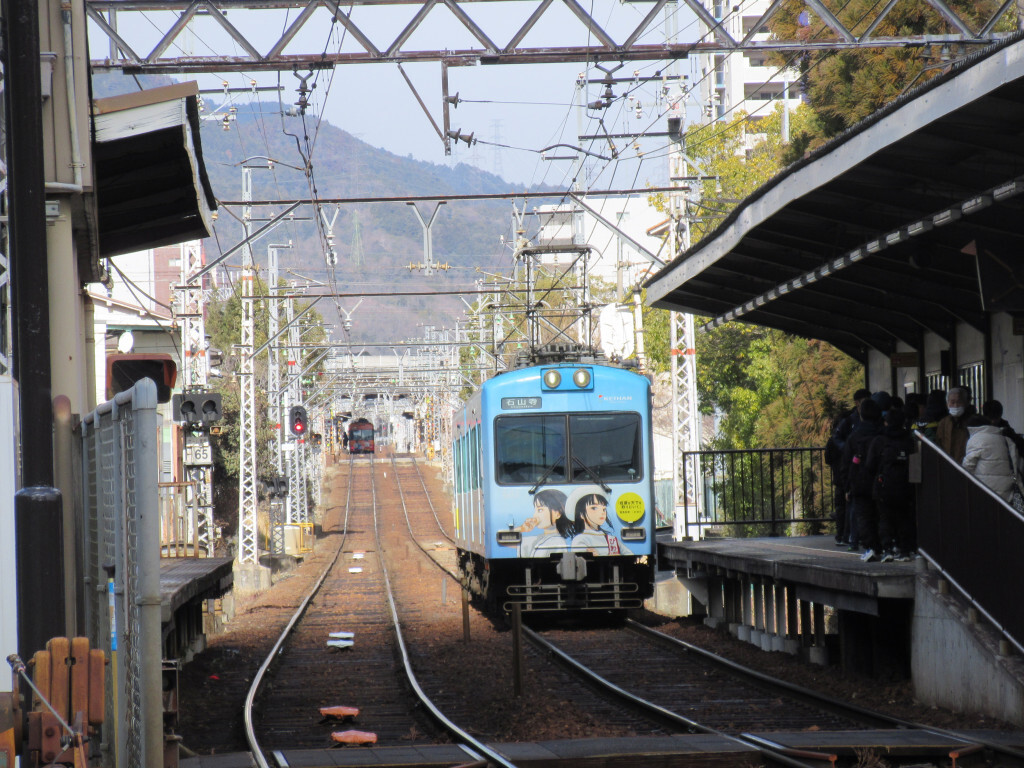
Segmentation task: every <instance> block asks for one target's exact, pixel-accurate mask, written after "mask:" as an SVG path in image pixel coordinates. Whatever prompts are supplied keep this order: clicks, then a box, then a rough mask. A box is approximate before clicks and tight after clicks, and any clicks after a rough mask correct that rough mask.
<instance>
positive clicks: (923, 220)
mask: <svg viewBox="0 0 1024 768" xmlns="http://www.w3.org/2000/svg"><path fill="white" fill-rule="evenodd" d="M645 285H646V287H647V296H648V299H647V300H648V302H649V303H651V304H653V305H654V306H656V307H662V308H667V309H673V310H678V311H683V312H692V313H694V314H697V315H702V316H709V317H710V318H711V320H710V321H709V322H708V323H706V324H705V325H704V326H703V327H705V328H707V327H713V326H715V325H720V324H722V323H724V322H728V321H730V320H738V321H742V322H749V323H755V324H758V325H763V326H768V327H771V328H778V329H780V330H783V331H788V332H790V333H794V334H796V335H799V336H805V337H808V338H815V339H823V340H825V341H828V342H831V343H832V344H834V345H835V346H837V347H838V348H840V349H842V350H843V351H845V352H847V353H848V354H850V355H852V356H853V357H855V358H857V359H859V360H865V359H866V357H867V353H868V350H870V349H876V350H879V351H881V352H883V353H885V354H891V353H893V352H894V351H896V344H897V343H898V342H901V341H902V342H905V343H906V344H908V345H910V346H911V347H913V348H915V349H921V347H922V345H923V336H924V334H925V332H928V331H932V332H934V333H936V334H938V335H939V336H940V337H942V338H944V339H947V340H952V339H953V337H954V333H955V330H954V329H955V326H956V324H957V323H958V322H964V323H967V324H969V325H971V326H974V327H976V328H978V329H979V330H984V328H985V327H986V322H987V317H988V313H990V312H994V311H1009V312H1015V311H1024V39H1022V38H1021V37H1020V36H1017V37H1015V38H1013V39H1010V40H1007V41H1006V42H1004V43H1002V44H1000V45H998V46H994V47H992V48H988V49H986V50H984V51H982V52H979V53H977V54H975V55H973V56H972V57H970V58H968V59H965V60H962V61H960V62H958V63H957V64H955V65H954V66H953V67H952V69H951V70H950V71H949V72H947V73H945V74H943V75H942V76H940V77H937V78H935V79H933V80H932V81H930V82H928V83H927V84H926V85H924V86H922V87H921V88H918V89H917V90H915V91H913V92H911V93H908V94H907V95H905V96H904V97H902V98H900V99H899V100H897V101H896V102H893V103H892V104H890V105H888V106H887V107H886V108H884V109H882V110H879V111H878V112H877V113H876V114H874V115H873V116H872V117H870V118H869V119H867V120H865V121H863V122H861V123H859V124H858V125H856V126H853V127H852V128H851V129H850V130H848V131H847V132H846V133H844V134H842V135H841V136H838V137H836V138H835V139H833V140H832V141H831V142H829V143H828V144H827V145H825V146H823V147H822V148H821V149H819V150H817V151H816V152H814V153H813V154H811V155H809V156H808V157H806V158H804V159H802V160H800V161H799V162H797V163H795V164H793V165H792V166H790V167H789V168H787V169H786V170H785V171H783V172H782V173H780V174H779V175H778V176H776V177H775V178H774V179H772V180H771V181H770V182H768V183H766V184H764V185H763V186H762V187H760V188H759V189H758V190H756V191H755V192H754V193H753V194H752V195H750V196H749V197H748V198H746V199H745V200H744V201H743V202H742V203H741V204H740V205H739V206H738V207H737V208H736V209H735V210H733V211H732V212H731V214H730V215H729V217H728V218H727V219H726V220H725V221H724V222H723V223H722V224H721V225H720V226H719V227H718V228H717V229H715V230H714V231H713V232H712V233H710V234H709V235H708V236H707V237H705V238H704V239H703V240H701V241H700V242H699V243H697V244H696V245H694V246H693V247H691V248H690V249H689V250H687V251H686V252H684V253H682V254H681V255H680V256H679V257H678V258H676V259H675V260H674V261H672V262H671V263H670V264H668V265H666V266H665V267H664V268H663V269H662V270H661V271H660V272H658V273H657V274H655V275H654V276H653V277H652V278H650V279H649V280H648V281H647V282H646V284H645Z"/></svg>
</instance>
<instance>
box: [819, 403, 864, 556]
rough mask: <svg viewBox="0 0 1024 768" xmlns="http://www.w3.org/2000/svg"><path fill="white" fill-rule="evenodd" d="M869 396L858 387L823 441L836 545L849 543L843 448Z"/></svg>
mask: <svg viewBox="0 0 1024 768" xmlns="http://www.w3.org/2000/svg"><path fill="white" fill-rule="evenodd" d="M869 397H871V391H870V390H867V389H858V390H857V391H856V392H854V393H853V403H854V406H853V408H851V409H850V410H849V411H846V412H844V413H842V414H840V415H839V416H838V417H836V420H835V421H834V422H833V424H832V433H831V435H830V436H829V439H828V442H827V443H825V463H826V464H828V466H829V467H830V468H831V469H832V487H833V489H834V493H835V495H834V509H835V511H834V512H833V519H834V520H835V521H836V546H840V545H843V544H850V527H849V525H848V524H847V518H848V512H847V509H846V488H845V487H844V485H843V475H844V473H843V466H842V459H843V449H844V448H845V447H846V441H847V440H848V439H849V438H850V435H851V434H853V430H854V429H855V428H856V427H857V425H858V424H860V404H861V403H862V402H864V401H865V400H866V399H867V398H869Z"/></svg>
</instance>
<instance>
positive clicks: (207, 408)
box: [171, 392, 224, 426]
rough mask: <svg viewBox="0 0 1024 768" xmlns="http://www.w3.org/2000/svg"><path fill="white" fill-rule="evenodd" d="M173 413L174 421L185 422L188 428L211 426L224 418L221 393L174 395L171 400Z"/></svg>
mask: <svg viewBox="0 0 1024 768" xmlns="http://www.w3.org/2000/svg"><path fill="white" fill-rule="evenodd" d="M171 411H172V415H173V416H174V420H175V421H183V422H185V424H186V426H194V425H202V424H209V423H210V422H213V421H219V420H220V419H221V418H222V417H223V416H224V411H223V408H222V407H221V399H220V393H219V392H192V393H190V394H185V395H174V396H173V397H172V398H171Z"/></svg>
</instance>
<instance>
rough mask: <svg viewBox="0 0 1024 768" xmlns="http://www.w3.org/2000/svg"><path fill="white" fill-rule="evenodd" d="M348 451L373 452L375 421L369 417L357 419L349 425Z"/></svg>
mask: <svg viewBox="0 0 1024 768" xmlns="http://www.w3.org/2000/svg"><path fill="white" fill-rule="evenodd" d="M348 452H349V453H373V452H374V442H373V422H371V421H370V420H369V419H355V420H353V421H350V422H349V425H348Z"/></svg>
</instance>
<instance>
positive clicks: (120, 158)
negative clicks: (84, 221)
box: [93, 82, 217, 258]
mask: <svg viewBox="0 0 1024 768" xmlns="http://www.w3.org/2000/svg"><path fill="white" fill-rule="evenodd" d="M198 93H199V90H198V86H197V85H196V84H195V83H194V82H190V83H179V84H176V85H170V86H166V87H163V88H153V89H150V90H146V91H139V92H137V93H130V94H127V95H123V96H113V97H111V98H107V99H97V100H95V101H94V102H93V127H94V132H95V133H94V136H95V138H94V142H93V158H94V162H95V166H96V202H97V207H98V209H99V241H100V256H101V257H103V258H105V257H108V256H116V255H117V254H120V253H131V252H134V251H141V250H145V249H147V248H156V247H159V246H161V245H173V244H175V243H181V242H185V241H186V240H197V239H200V238H204V237H209V235H210V212H211V210H214V209H216V207H217V204H216V200H215V198H214V195H213V188H212V187H211V186H210V180H209V179H208V178H207V175H206V168H205V166H204V165H203V153H202V146H201V144H200V140H199V108H198V103H197V97H198Z"/></svg>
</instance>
